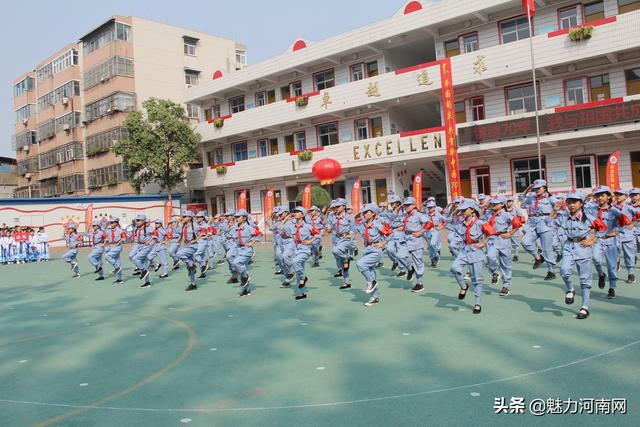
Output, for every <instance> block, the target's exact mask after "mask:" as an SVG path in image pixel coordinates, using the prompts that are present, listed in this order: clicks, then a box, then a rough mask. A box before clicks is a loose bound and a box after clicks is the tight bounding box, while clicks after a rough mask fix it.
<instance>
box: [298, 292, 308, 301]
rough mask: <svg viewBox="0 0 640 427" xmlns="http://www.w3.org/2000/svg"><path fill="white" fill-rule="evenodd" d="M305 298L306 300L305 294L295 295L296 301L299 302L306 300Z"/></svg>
mask: <svg viewBox="0 0 640 427" xmlns="http://www.w3.org/2000/svg"><path fill="white" fill-rule="evenodd" d="M306 298H307V294H302V295H296V301H298V300H301V299H306Z"/></svg>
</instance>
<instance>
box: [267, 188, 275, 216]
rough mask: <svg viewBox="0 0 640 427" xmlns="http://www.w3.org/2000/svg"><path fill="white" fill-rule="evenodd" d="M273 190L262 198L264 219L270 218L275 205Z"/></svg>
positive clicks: (268, 191)
mask: <svg viewBox="0 0 640 427" xmlns="http://www.w3.org/2000/svg"><path fill="white" fill-rule="evenodd" d="M275 203H276V202H275V189H273V188H270V189H269V190H267V194H266V195H265V197H264V217H265V218H271V213H272V212H273V207H274V205H275Z"/></svg>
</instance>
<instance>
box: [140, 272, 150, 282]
mask: <svg viewBox="0 0 640 427" xmlns="http://www.w3.org/2000/svg"><path fill="white" fill-rule="evenodd" d="M147 277H149V270H142V271H141V272H140V280H146V279H147Z"/></svg>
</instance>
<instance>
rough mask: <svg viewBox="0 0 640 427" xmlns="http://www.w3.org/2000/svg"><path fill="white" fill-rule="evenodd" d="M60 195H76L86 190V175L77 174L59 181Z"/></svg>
mask: <svg viewBox="0 0 640 427" xmlns="http://www.w3.org/2000/svg"><path fill="white" fill-rule="evenodd" d="M58 186H59V189H60V193H75V192H76V191H82V190H84V175H83V174H81V173H76V174H73V175H67V176H63V177H61V178H59V179H58Z"/></svg>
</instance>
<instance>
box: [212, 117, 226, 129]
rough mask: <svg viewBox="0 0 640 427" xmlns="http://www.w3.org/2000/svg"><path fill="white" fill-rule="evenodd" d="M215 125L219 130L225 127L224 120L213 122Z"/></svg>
mask: <svg viewBox="0 0 640 427" xmlns="http://www.w3.org/2000/svg"><path fill="white" fill-rule="evenodd" d="M213 125H214V126H215V127H217V128H221V127H222V126H224V119H215V120H214V121H213Z"/></svg>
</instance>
